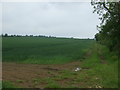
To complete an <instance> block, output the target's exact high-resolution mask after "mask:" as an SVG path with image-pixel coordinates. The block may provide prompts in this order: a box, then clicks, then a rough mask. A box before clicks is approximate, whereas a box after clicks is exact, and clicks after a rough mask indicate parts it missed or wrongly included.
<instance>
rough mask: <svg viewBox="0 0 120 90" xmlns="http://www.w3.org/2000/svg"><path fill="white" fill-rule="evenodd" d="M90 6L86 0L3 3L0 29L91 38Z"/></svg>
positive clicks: (93, 23)
mask: <svg viewBox="0 0 120 90" xmlns="http://www.w3.org/2000/svg"><path fill="white" fill-rule="evenodd" d="M92 10H93V9H92V7H91V5H90V3H70V2H69V3H48V2H47V3H3V33H9V34H44V35H53V36H66V37H69V36H72V37H89V38H93V37H94V34H95V33H96V32H97V30H96V25H97V24H99V20H98V16H97V15H96V14H93V13H92Z"/></svg>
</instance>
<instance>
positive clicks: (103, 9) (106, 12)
mask: <svg viewBox="0 0 120 90" xmlns="http://www.w3.org/2000/svg"><path fill="white" fill-rule="evenodd" d="M103 1H104V2H97V1H96V0H95V1H94V0H92V2H91V5H92V6H93V8H94V11H93V12H94V13H95V12H96V13H97V14H98V15H99V19H100V20H101V23H100V25H99V26H97V29H98V31H99V33H97V34H96V35H95V39H96V41H97V42H98V43H100V44H103V45H106V46H107V47H108V48H109V50H110V51H111V52H115V53H116V54H117V55H118V56H120V1H119V2H108V1H105V0H103Z"/></svg>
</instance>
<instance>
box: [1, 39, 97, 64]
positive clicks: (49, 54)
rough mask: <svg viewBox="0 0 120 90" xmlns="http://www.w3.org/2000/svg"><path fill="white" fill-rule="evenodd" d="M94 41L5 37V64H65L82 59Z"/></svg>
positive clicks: (3, 52) (3, 41) (3, 49)
mask: <svg viewBox="0 0 120 90" xmlns="http://www.w3.org/2000/svg"><path fill="white" fill-rule="evenodd" d="M94 42H95V41H94V40H90V39H88V40H87V39H86V40H85V39H72V38H46V37H3V38H2V46H3V47H2V54H3V62H20V63H32V64H63V63H67V62H70V61H75V60H80V59H82V56H83V54H84V53H85V51H86V49H87V48H90V47H91V46H92V45H93V43H94Z"/></svg>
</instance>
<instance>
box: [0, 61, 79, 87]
mask: <svg viewBox="0 0 120 90" xmlns="http://www.w3.org/2000/svg"><path fill="white" fill-rule="evenodd" d="M80 64H81V62H80V61H76V62H71V63H68V64H59V65H58V64H55V65H43V64H42V65H40V64H18V63H8V62H3V63H2V79H3V81H11V82H13V83H14V84H15V85H17V86H20V87H24V88H33V87H35V85H34V84H33V80H34V79H35V78H37V77H39V78H47V77H55V76H57V75H58V74H60V71H64V70H68V71H74V70H75V68H77V67H80ZM66 80H67V79H66ZM66 80H61V81H59V82H60V83H61V85H62V84H64V82H65V81H66ZM69 81H70V80H68V82H69ZM45 85H46V83H41V84H39V85H37V86H36V87H38V88H43V87H45Z"/></svg>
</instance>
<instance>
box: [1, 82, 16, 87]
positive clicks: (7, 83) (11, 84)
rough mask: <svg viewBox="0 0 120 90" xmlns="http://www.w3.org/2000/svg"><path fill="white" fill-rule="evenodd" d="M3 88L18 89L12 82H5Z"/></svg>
mask: <svg viewBox="0 0 120 90" xmlns="http://www.w3.org/2000/svg"><path fill="white" fill-rule="evenodd" d="M2 88H18V87H16V86H15V85H14V84H13V83H12V82H10V81H3V82H2Z"/></svg>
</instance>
